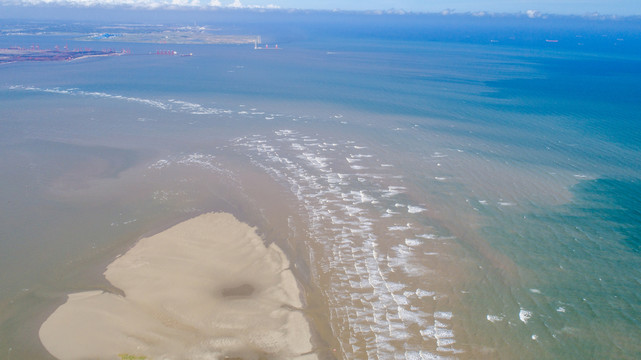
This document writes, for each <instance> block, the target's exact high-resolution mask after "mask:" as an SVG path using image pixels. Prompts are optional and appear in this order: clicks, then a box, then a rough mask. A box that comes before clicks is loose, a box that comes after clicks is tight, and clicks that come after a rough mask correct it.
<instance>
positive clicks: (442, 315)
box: [434, 311, 452, 320]
mask: <svg viewBox="0 0 641 360" xmlns="http://www.w3.org/2000/svg"><path fill="white" fill-rule="evenodd" d="M434 318H436V319H441V320H450V319H452V313H451V312H450V311H436V312H435V313H434Z"/></svg>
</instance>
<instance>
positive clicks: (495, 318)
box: [485, 314, 505, 323]
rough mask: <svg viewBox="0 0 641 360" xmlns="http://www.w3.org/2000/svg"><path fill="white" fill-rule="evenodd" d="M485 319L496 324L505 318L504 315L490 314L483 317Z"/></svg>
mask: <svg viewBox="0 0 641 360" xmlns="http://www.w3.org/2000/svg"><path fill="white" fill-rule="evenodd" d="M485 318H486V319H487V321H489V322H492V323H496V322H499V321H503V319H505V316H504V315H490V314H487V315H486V316H485Z"/></svg>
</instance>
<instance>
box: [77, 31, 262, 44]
mask: <svg viewBox="0 0 641 360" xmlns="http://www.w3.org/2000/svg"><path fill="white" fill-rule="evenodd" d="M75 40H80V41H109V42H125V43H151V44H252V43H258V44H260V36H255V35H219V34H211V33H208V32H206V31H205V30H196V29H184V30H164V31H152V32H122V33H109V32H105V33H99V34H92V35H87V36H82V37H79V38H76V39H75Z"/></svg>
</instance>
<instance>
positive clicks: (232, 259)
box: [39, 213, 317, 360]
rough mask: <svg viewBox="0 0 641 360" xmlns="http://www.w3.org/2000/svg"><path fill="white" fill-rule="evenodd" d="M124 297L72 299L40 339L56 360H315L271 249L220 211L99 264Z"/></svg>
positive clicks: (283, 261)
mask: <svg viewBox="0 0 641 360" xmlns="http://www.w3.org/2000/svg"><path fill="white" fill-rule="evenodd" d="M104 275H105V277H106V278H107V280H108V281H109V282H110V283H112V284H113V285H114V286H115V287H117V288H119V289H121V290H122V291H123V293H124V296H123V295H120V294H113V293H108V292H104V291H87V292H82V293H75V294H70V295H69V296H68V299H67V301H66V302H65V303H64V304H62V305H61V306H60V307H59V308H58V309H56V310H55V311H54V312H53V314H52V315H51V316H50V317H49V318H48V319H47V320H46V321H45V322H44V323H43V324H42V326H41V328H40V331H39V335H40V340H41V342H42V344H43V345H44V346H45V348H46V349H47V350H48V351H49V352H50V353H51V354H52V355H53V356H54V357H56V358H58V359H121V358H132V359H133V358H135V359H167V360H169V359H224V358H242V359H259V358H261V359H263V358H267V359H316V358H317V356H316V355H315V354H314V353H313V351H312V350H313V347H312V343H311V331H310V325H309V323H308V322H307V320H306V318H305V316H304V315H303V313H302V309H301V308H302V306H303V303H302V301H301V290H300V288H299V286H298V284H297V282H296V279H295V278H294V275H293V273H292V271H291V270H290V269H289V261H288V259H287V258H286V256H285V254H284V253H283V252H282V250H281V249H280V248H278V246H276V245H275V244H271V245H269V246H265V244H264V242H263V240H262V239H261V238H260V237H259V236H258V235H257V234H256V231H255V229H254V228H252V227H250V226H249V225H247V224H245V223H242V222H240V221H238V220H237V219H236V218H235V217H234V216H233V215H231V214H227V213H207V214H203V215H200V216H197V217H195V218H192V219H190V220H187V221H184V222H182V223H180V224H177V225H175V226H173V227H171V228H169V229H167V230H165V231H163V232H161V233H159V234H156V235H153V236H150V237H147V238H143V239H141V240H139V241H138V242H137V243H136V245H135V246H134V247H132V248H131V249H130V250H129V251H127V252H126V253H125V254H123V255H122V256H120V257H118V258H117V259H116V260H115V261H113V262H112V263H111V264H109V266H108V267H107V269H106V271H105V273H104Z"/></svg>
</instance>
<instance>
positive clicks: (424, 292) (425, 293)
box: [416, 289, 436, 299]
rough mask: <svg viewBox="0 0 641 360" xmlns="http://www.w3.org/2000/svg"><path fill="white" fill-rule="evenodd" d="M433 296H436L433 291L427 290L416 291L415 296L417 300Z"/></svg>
mask: <svg viewBox="0 0 641 360" xmlns="http://www.w3.org/2000/svg"><path fill="white" fill-rule="evenodd" d="M434 295H436V293H435V292H433V291H427V290H423V289H416V296H418V298H419V299H422V298H424V297H432V296H434Z"/></svg>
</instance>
